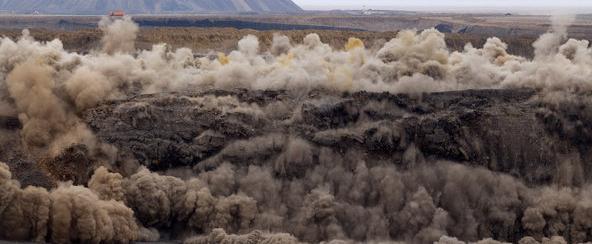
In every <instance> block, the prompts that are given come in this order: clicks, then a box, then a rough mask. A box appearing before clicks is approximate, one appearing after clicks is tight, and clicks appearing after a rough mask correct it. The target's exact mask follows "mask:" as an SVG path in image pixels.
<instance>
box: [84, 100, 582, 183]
mask: <svg viewBox="0 0 592 244" xmlns="http://www.w3.org/2000/svg"><path fill="white" fill-rule="evenodd" d="M561 107H569V106H561ZM574 107H578V106H574ZM580 107H582V106H580ZM584 107H586V106H584ZM588 107H589V106H588ZM588 109H589V108H588ZM586 116H588V117H586ZM589 117H590V115H587V113H586V112H585V111H584V110H581V111H555V110H553V109H552V107H550V106H545V105H544V104H542V103H541V102H539V99H538V96H537V94H536V93H535V92H534V91H532V90H478V91H459V92H446V93H434V94H428V95H425V96H423V97H421V98H413V97H410V96H408V95H391V94H386V93H384V94H376V93H366V92H360V93H354V94H335V93H327V92H324V91H312V92H310V93H308V94H304V95H302V94H298V95H296V94H290V93H285V92H267V91H265V92H264V91H247V90H236V91H231V92H228V91H209V92H203V93H188V94H157V95H145V96H138V97H135V98H131V99H128V100H123V101H116V102H112V103H109V104H104V105H102V106H99V107H97V108H93V109H90V110H88V111H87V112H86V114H85V119H86V121H87V123H88V124H89V126H90V127H91V128H92V129H93V130H94V131H95V132H96V134H97V136H98V137H99V138H101V139H102V140H104V141H106V142H108V143H111V144H113V145H115V146H116V147H117V148H119V149H120V150H121V153H124V154H129V155H132V156H133V157H134V158H136V159H138V160H139V162H140V163H142V164H144V165H147V166H148V167H149V168H151V169H153V170H164V169H170V168H175V167H180V166H191V167H194V169H195V170H197V171H198V172H199V171H204V170H206V171H207V170H208V169H211V168H215V167H216V166H218V165H220V164H221V163H222V162H232V163H240V164H253V163H254V164H256V163H257V162H260V161H265V160H269V159H270V158H276V157H279V158H281V154H282V153H285V152H283V150H282V148H283V146H282V145H284V144H285V143H288V141H291V140H290V138H301V139H302V140H305V144H306V145H312V146H310V147H311V149H299V150H312V155H314V156H313V157H312V158H310V159H301V160H300V161H301V162H299V163H300V164H294V163H291V164H289V165H302V166H303V167H306V165H314V164H316V163H315V162H316V161H317V160H318V156H319V152H318V150H319V149H322V148H333V149H335V150H336V151H340V152H342V154H343V155H355V157H358V159H359V160H364V161H365V162H366V163H368V164H370V165H372V164H379V163H380V162H385V161H389V162H392V163H394V164H396V165H399V166H400V167H402V168H408V167H413V165H409V164H413V163H416V162H418V160H422V159H427V160H429V159H434V160H451V161H455V162H461V163H462V162H465V164H472V165H473V164H477V165H479V166H483V167H486V168H489V169H490V170H493V171H498V172H505V173H509V174H512V175H514V176H516V177H518V178H521V179H523V180H525V181H526V182H528V183H537V184H538V183H551V182H553V181H557V180H560V179H557V177H554V175H557V174H556V173H557V171H558V170H561V167H564V166H562V165H559V164H560V163H559V162H565V161H566V160H567V161H569V162H571V164H573V165H572V166H573V167H576V168H581V169H582V170H583V171H582V172H583V174H582V175H581V177H580V178H579V179H570V182H565V183H566V184H568V183H572V184H576V183H578V182H580V183H581V182H583V180H584V179H583V178H582V177H584V176H585V175H589V174H587V172H590V171H591V170H592V168H590V167H589V166H587V164H585V162H588V161H589V160H590V152H589V149H588V147H587V146H586V145H590V142H591V141H590V138H591V134H590V131H589V129H587V128H589V127H586V126H585V125H589V124H590V122H591V121H590V118H589ZM570 133H571V134H570ZM293 156H294V155H292V157H289V158H291V159H293V158H294V157H293ZM296 158H298V157H296ZM469 162H470V163H469ZM572 166H570V167H572ZM297 171H298V170H296V169H287V171H286V173H287V174H288V175H290V174H297V173H296V172H297ZM576 178H577V177H576Z"/></svg>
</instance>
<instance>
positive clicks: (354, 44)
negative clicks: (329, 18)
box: [345, 37, 365, 52]
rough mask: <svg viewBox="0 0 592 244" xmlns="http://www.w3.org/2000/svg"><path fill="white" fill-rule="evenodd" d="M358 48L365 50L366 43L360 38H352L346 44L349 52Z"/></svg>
mask: <svg viewBox="0 0 592 244" xmlns="http://www.w3.org/2000/svg"><path fill="white" fill-rule="evenodd" d="M357 48H360V49H364V48H365V47H364V42H363V41H362V40H360V39H358V38H355V37H350V38H349V39H348V40H347V43H346V44H345V50H346V51H348V52H349V51H351V50H354V49H357Z"/></svg>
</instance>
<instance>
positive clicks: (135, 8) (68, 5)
mask: <svg viewBox="0 0 592 244" xmlns="http://www.w3.org/2000/svg"><path fill="white" fill-rule="evenodd" d="M117 9H122V10H125V11H126V12H128V13H176V12H184V13H188V12H246V11H254V12H297V11H300V10H301V9H300V7H298V5H296V4H294V2H292V1H291V0H216V1H210V0H164V1H152V0H66V1H57V0H49V1H48V0H26V1H22V0H0V10H3V11H16V12H19V13H30V12H34V11H39V12H41V13H50V14H106V13H108V12H109V11H113V10H117Z"/></svg>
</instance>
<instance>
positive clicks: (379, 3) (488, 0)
mask: <svg viewBox="0 0 592 244" xmlns="http://www.w3.org/2000/svg"><path fill="white" fill-rule="evenodd" d="M294 2H296V3H297V4H299V5H300V6H302V7H303V8H305V9H309V10H313V9H362V8H364V7H366V8H373V9H394V10H397V9H398V10H438V9H441V10H455V9H458V10H482V11H486V10H499V11H512V10H515V11H518V10H520V11H524V10H529V9H530V10H533V11H543V12H544V11H558V10H563V11H576V12H582V11H584V12H586V11H589V10H590V9H592V0H294Z"/></svg>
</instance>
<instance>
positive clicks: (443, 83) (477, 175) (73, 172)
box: [0, 16, 592, 244]
mask: <svg viewBox="0 0 592 244" xmlns="http://www.w3.org/2000/svg"><path fill="white" fill-rule="evenodd" d="M573 21H574V18H572V17H570V16H557V17H553V18H552V23H553V24H552V25H551V26H550V27H549V32H547V33H545V34H543V35H541V36H540V37H538V38H537V39H536V40H535V41H533V42H532V57H522V56H519V55H515V54H512V52H509V51H508V50H509V47H508V44H506V43H504V42H503V41H502V40H501V39H499V38H496V37H492V38H488V39H487V40H486V41H485V42H483V44H480V43H475V44H467V45H466V46H465V47H464V48H462V49H460V48H459V49H456V48H450V47H449V45H447V44H449V42H447V39H446V36H445V35H444V34H442V33H440V32H438V31H437V30H435V29H427V30H424V31H415V30H410V31H400V32H398V33H396V34H395V33H392V35H393V37H392V38H389V39H388V40H385V41H384V42H374V43H369V41H368V40H367V39H363V38H356V37H355V34H356V33H355V32H353V33H352V34H353V35H354V36H352V38H349V39H347V41H344V43H343V44H342V45H336V44H334V43H332V44H333V45H330V44H327V43H324V42H323V40H322V39H321V36H319V35H317V34H314V33H311V34H306V35H302V37H300V38H296V37H294V36H288V35H282V34H275V35H273V34H268V35H271V37H270V39H269V40H268V42H267V43H266V42H265V40H264V39H263V38H262V39H263V41H262V40H261V39H260V38H258V37H257V36H255V35H249V34H247V35H246V36H245V37H244V38H241V39H240V40H239V41H238V43H237V44H236V48H235V50H232V51H223V50H222V51H221V52H216V51H210V52H207V53H205V54H204V53H201V52H196V51H195V50H192V49H189V48H176V47H173V46H170V45H166V44H157V45H154V46H152V47H149V48H143V47H141V46H140V47H139V46H136V44H137V43H138V33H141V31H140V28H139V27H138V25H137V24H136V23H134V22H133V21H132V20H131V19H130V18H123V19H118V20H110V19H107V18H103V19H102V20H101V21H100V22H99V28H100V32H101V36H100V37H99V39H98V41H97V42H96V46H95V47H93V48H90V49H89V50H87V51H84V52H76V51H72V49H68V48H65V47H64V43H63V42H62V41H61V40H59V39H55V40H51V41H37V40H35V38H33V36H31V33H30V31H28V30H25V31H23V32H22V34H21V35H20V36H19V37H16V38H10V37H5V38H2V39H0V135H1V137H0V161H3V162H4V163H0V239H2V240H7V241H35V242H45V241H46V242H55V243H70V242H95V243H98V242H106V243H110V242H135V241H139V242H156V241H161V242H185V243H358V242H363V243H465V242H477V243H504V242H510V243H523V244H526V243H581V242H588V241H592V204H591V203H592V191H591V190H592V185H591V184H590V181H591V180H592V179H591V177H590V173H591V171H592V167H591V166H590V165H589V164H590V163H592V162H591V160H592V151H591V150H590V146H591V144H592V131H591V128H592V98H591V96H592V82H591V81H592V79H591V78H592V69H590V67H591V64H592V49H590V47H589V42H588V41H586V40H577V39H571V38H569V35H568V28H567V27H568V26H569V25H570V24H571V23H573ZM360 35H362V36H361V37H365V36H363V35H370V36H366V38H368V39H372V36H371V35H378V34H376V33H375V34H372V33H370V34H369V33H363V34H360ZM382 35H385V33H382Z"/></svg>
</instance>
